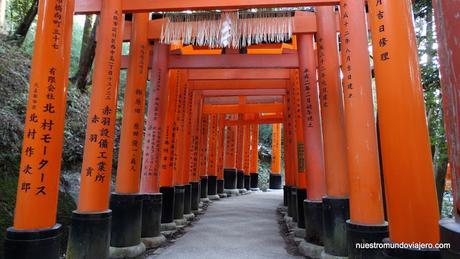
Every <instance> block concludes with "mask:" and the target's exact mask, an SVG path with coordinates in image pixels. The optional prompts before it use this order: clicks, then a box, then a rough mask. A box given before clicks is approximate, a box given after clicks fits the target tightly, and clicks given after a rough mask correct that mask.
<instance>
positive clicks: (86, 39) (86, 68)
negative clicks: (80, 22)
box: [70, 15, 99, 93]
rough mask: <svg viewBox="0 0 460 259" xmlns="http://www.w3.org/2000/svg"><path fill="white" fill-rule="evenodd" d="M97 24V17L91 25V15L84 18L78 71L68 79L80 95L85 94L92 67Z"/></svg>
mask: <svg viewBox="0 0 460 259" xmlns="http://www.w3.org/2000/svg"><path fill="white" fill-rule="evenodd" d="M98 23H99V17H97V18H96V21H95V22H94V25H93V17H92V15H87V16H86V20H85V27H84V29H83V38H82V44H81V50H80V61H79V62H78V70H77V72H76V73H75V75H74V76H73V77H72V78H71V79H70V80H71V81H72V83H74V84H75V86H76V87H77V88H78V89H79V90H80V92H82V93H86V91H87V88H86V86H87V84H88V78H89V74H90V71H91V67H92V65H93V60H94V55H95V54H96V28H97V24H98Z"/></svg>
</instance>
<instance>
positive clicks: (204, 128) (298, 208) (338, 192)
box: [5, 0, 460, 259]
mask: <svg viewBox="0 0 460 259" xmlns="http://www.w3.org/2000/svg"><path fill="white" fill-rule="evenodd" d="M299 6H311V7H314V11H296V12H295V14H294V16H293V21H294V25H295V27H294V30H293V32H292V33H293V37H292V40H291V41H289V42H284V43H267V44H259V45H254V46H249V47H246V48H242V49H237V50H235V49H233V48H224V49H223V48H207V47H197V46H195V47H194V46H191V45H183V44H181V43H180V42H176V43H177V44H164V43H163V41H161V40H160V38H161V37H160V35H161V30H162V29H161V28H162V22H163V21H162V18H161V17H160V18H158V17H157V16H155V15H153V16H152V15H151V13H152V12H154V13H158V12H165V11H166V12H168V11H176V12H177V11H183V10H223V11H226V10H237V9H248V8H269V7H270V8H271V7H299ZM337 7H339V8H337ZM434 7H435V14H436V18H437V21H436V23H437V33H438V37H439V41H440V43H439V50H440V65H441V74H442V84H443V92H444V94H443V96H444V107H445V123H446V128H447V135H448V144H449V159H450V163H451V168H452V177H453V184H452V185H453V189H454V202H455V208H454V212H453V214H454V215H455V216H454V219H443V220H441V221H440V216H439V212H438V202H437V198H436V189H435V183H434V176H433V168H432V159H431V151H430V145H429V136H428V130H427V122H426V118H425V108H424V99H423V91H422V86H421V82H420V75H419V64H418V58H417V48H416V45H415V33H414V26H413V18H412V10H411V1H410V0H400V1H393V0H391V1H390V0H369V1H367V8H365V2H364V1H363V0H358V1H351V0H341V1H338V0H302V1H300V0H276V1H274V0H252V1H236V0H235V1H231V0H220V1H204V0H195V1H179V0H177V1H171V0H156V1H148V0H77V1H75V2H74V1H73V0H68V1H63V0H41V1H40V6H39V13H38V23H37V31H36V36H35V48H34V54H33V60H32V71H31V76H30V95H29V100H28V106H27V115H26V116H27V117H26V123H25V129H24V142H23V149H22V159H21V164H20V172H19V173H20V176H19V183H18V192H17V200H16V209H15V214H14V225H13V226H12V227H10V228H9V229H8V230H7V238H6V240H5V253H6V258H47V259H49V258H59V256H60V255H61V253H60V251H59V250H60V249H59V239H60V238H61V235H62V234H61V225H60V224H59V223H56V211H57V198H58V190H59V177H60V167H61V153H62V146H63V133H64V121H65V111H66V94H67V87H68V80H67V78H68V75H69V62H70V49H71V38H72V33H71V32H72V23H73V15H74V14H92V13H93V14H99V15H100V23H99V25H98V26H99V27H98V28H99V30H98V35H97V48H96V56H95V63H94V73H93V79H92V82H93V87H92V93H91V99H90V106H89V114H88V119H87V130H86V132H87V133H86V141H85V145H84V156H83V164H82V169H81V187H80V193H79V199H78V208H77V210H75V211H74V212H73V216H72V223H71V228H70V229H71V230H70V234H69V240H68V247H67V252H66V256H67V258H107V257H109V251H111V252H110V253H112V251H116V250H117V249H123V248H126V247H136V246H138V247H144V249H145V246H147V247H152V246H154V245H155V244H156V243H157V242H159V241H158V240H159V239H161V238H162V236H161V233H160V231H161V230H165V229H173V228H174V227H175V225H176V223H177V224H179V223H178V222H180V221H181V220H183V219H184V217H187V216H189V215H190V214H191V213H192V212H194V211H195V212H196V211H197V210H198V209H199V207H198V206H199V202H200V201H207V200H208V199H217V198H218V197H219V196H220V197H223V196H225V195H229V196H232V195H238V194H239V193H241V192H244V189H246V190H251V189H252V190H257V188H258V182H257V181H258V180H257V179H258V177H257V171H258V168H257V167H258V151H257V147H258V127H259V124H273V159H272V172H271V175H270V189H284V205H285V206H288V213H289V216H292V217H293V219H294V220H295V221H297V224H298V227H300V228H304V229H305V240H306V241H307V242H308V243H310V244H314V245H318V246H324V252H325V253H324V254H325V255H328V256H332V257H334V256H335V257H339V256H342V257H343V256H348V257H351V258H374V257H377V256H378V252H377V251H378V250H369V249H368V250H366V249H361V250H359V249H357V248H356V247H355V244H356V243H361V242H382V240H385V241H384V242H388V243H402V242H404V243H413V242H415V243H430V244H434V243H438V242H447V243H450V244H451V248H450V249H445V250H441V251H440V250H437V249H420V250H417V249H406V248H400V249H391V250H390V249H388V250H384V255H385V256H386V257H403V258H410V257H424V258H425V257H426V258H437V257H443V258H459V256H460V245H459V244H460V239H459V230H460V226H459V225H458V223H456V220H457V219H458V218H459V207H460V206H459V201H460V200H459V197H458V193H457V192H456V191H457V188H458V183H459V181H458V180H457V179H458V178H457V177H459V175H458V174H459V173H460V170H459V164H458V161H460V159H459V158H460V152H459V149H460V148H459V139H460V135H459V130H460V127H459V125H460V124H459V122H460V119H459V114H460V110H459V109H460V108H459V103H460V99H459V98H460V97H459V84H460V83H459V82H458V75H459V74H460V47H459V45H458V44H459V43H458V42H457V41H455V38H458V37H460V31H459V30H458V28H459V26H460V24H459V20H458V17H457V16H456V12H458V10H460V3H459V2H458V1H448V0H435V1H434ZM312 10H313V9H312ZM455 10H457V11H455ZM126 14H129V15H126ZM366 19H367V20H368V21H369V23H368V24H369V27H367V22H366ZM456 28H457V29H456ZM369 33H370V35H372V37H371V42H372V46H373V50H372V51H373V64H372V67H371V64H370V61H369V54H370V53H369V48H368V34H369ZM338 35H339V36H340V37H337V36H338ZM339 39H340V44H339ZM123 41H126V42H130V51H129V55H126V56H123V55H122V51H121V49H122V42H123ZM121 69H127V84H126V92H125V96H124V105H123V118H122V127H121V139H120V151H119V156H118V166H117V174H116V181H115V192H113V193H110V184H111V168H112V158H113V148H114V136H115V120H116V110H117V107H116V100H117V90H118V85H119V74H120V70H121ZM372 77H375V81H376V90H377V91H376V92H377V94H376V99H377V106H378V109H375V107H374V102H373V93H372V83H371V82H372V81H371V78H372ZM148 80H149V81H150V91H149V96H147V97H146V92H147V91H146V87H147V81H148ZM146 98H147V99H148V102H147V105H146V106H147V107H144V106H145V102H144V100H145V99H146ZM375 111H377V112H375ZM145 112H146V113H147V120H146V122H145V123H144V113H145ZM377 113H378V116H376V114H377ZM376 117H378V122H379V123H378V124H377V123H376ZM281 125H283V126H281ZM376 125H379V127H377V126H376ZM144 132H145V133H144ZM282 136H284V144H283V145H282V144H281V138H282ZM283 148H284V156H285V174H284V178H282V174H281V173H280V172H281V149H283ZM382 169H383V170H382ZM382 179H384V181H383V180H382ZM383 182H384V184H382V183H383ZM283 183H284V186H283ZM382 186H384V188H382ZM383 190H384V192H383ZM382 193H385V195H382ZM384 200H385V203H384ZM384 204H385V205H384ZM384 208H385V209H384ZM241 220H245V219H241ZM273 224H277V223H276V222H273ZM141 238H142V239H141ZM141 242H143V243H145V246H144V245H142V246H141ZM280 245H283V244H280ZM109 247H110V249H109ZM141 250H142V249H141ZM332 257H330V258H332Z"/></svg>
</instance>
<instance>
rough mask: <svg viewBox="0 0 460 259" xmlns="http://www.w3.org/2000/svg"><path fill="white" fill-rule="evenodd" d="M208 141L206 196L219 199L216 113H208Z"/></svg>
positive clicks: (217, 123) (217, 121) (217, 125)
mask: <svg viewBox="0 0 460 259" xmlns="http://www.w3.org/2000/svg"><path fill="white" fill-rule="evenodd" d="M209 124H210V125H209V141H208V156H207V157H208V165H207V168H206V169H207V170H206V172H207V175H208V198H209V199H210V200H217V199H219V195H217V148H218V146H217V142H218V128H219V117H218V114H211V115H210V122H209Z"/></svg>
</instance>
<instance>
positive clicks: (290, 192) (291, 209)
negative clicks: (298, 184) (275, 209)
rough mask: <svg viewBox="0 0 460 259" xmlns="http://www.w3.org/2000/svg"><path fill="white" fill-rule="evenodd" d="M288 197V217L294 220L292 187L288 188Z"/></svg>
mask: <svg viewBox="0 0 460 259" xmlns="http://www.w3.org/2000/svg"><path fill="white" fill-rule="evenodd" d="M286 196H287V198H286V199H287V207H288V209H287V211H288V216H289V217H291V218H292V217H293V216H294V213H293V208H292V186H288V188H287V193H286Z"/></svg>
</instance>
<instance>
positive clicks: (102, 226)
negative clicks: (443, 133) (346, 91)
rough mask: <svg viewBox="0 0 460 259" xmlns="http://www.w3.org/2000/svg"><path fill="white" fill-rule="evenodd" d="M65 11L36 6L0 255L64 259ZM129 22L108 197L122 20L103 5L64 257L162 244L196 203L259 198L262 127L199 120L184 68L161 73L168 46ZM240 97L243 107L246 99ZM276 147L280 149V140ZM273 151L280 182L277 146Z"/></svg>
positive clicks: (209, 117) (143, 17) (55, 3)
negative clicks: (11, 204)
mask: <svg viewBox="0 0 460 259" xmlns="http://www.w3.org/2000/svg"><path fill="white" fill-rule="evenodd" d="M73 6H74V3H73V2H72V1H59V0H44V1H40V6H39V14H38V25H37V32H36V40H35V48H34V55H33V61H32V71H31V78H30V86H31V87H30V97H29V104H28V107H27V115H26V125H25V129H24V130H25V133H24V143H23V150H22V159H21V165H20V177H19V183H18V192H17V202H16V209H15V216H14V225H13V227H11V228H9V229H8V231H7V238H6V246H5V249H6V250H5V254H6V258H47V259H50V258H60V256H61V253H60V249H59V247H60V238H61V235H62V233H61V225H60V224H59V223H56V211H57V197H58V191H59V175H60V168H61V152H62V145H63V132H64V122H65V109H66V95H67V85H68V81H67V78H68V73H69V62H70V47H71V38H72V37H71V36H72V34H71V32H72V24H73ZM132 20H133V31H132V39H131V44H130V59H129V66H128V74H127V83H126V89H125V96H124V105H123V118H122V123H121V137H120V143H119V145H120V148H119V150H120V151H119V154H118V164H117V174H116V179H115V191H114V192H113V193H111V192H110V190H111V182H112V174H111V172H112V168H113V165H112V161H113V149H114V142H115V139H114V137H115V122H116V119H117V95H118V87H119V74H120V63H121V46H122V29H123V22H124V15H123V14H122V9H121V1H103V8H102V12H101V19H100V25H99V28H100V33H99V34H98V39H97V41H98V44H97V48H96V57H95V64H94V71H95V72H94V73H93V86H92V91H91V99H90V107H89V114H88V119H87V129H86V139H85V146H84V156H83V164H82V169H81V186H80V193H79V198H78V208H77V210H75V211H74V212H73V215H72V223H71V230H70V236H69V239H68V247H67V252H66V257H67V258H108V257H109V256H114V255H117V254H118V255H119V254H124V253H128V252H126V250H123V249H124V248H130V247H131V248H132V249H134V250H136V251H138V252H142V251H143V250H145V246H147V247H149V246H156V245H158V244H159V242H162V240H164V237H163V236H162V235H161V231H162V230H171V229H175V228H176V225H177V224H184V220H185V218H188V217H191V216H192V215H193V213H192V212H199V210H200V208H199V206H200V202H207V201H209V199H219V198H220V197H225V196H226V195H227V193H228V195H238V194H240V193H243V192H247V191H249V190H251V189H252V190H258V173H257V172H258V139H259V126H258V124H251V125H243V124H244V123H242V124H241V125H233V126H230V125H226V124H225V121H226V120H231V119H234V120H237V119H252V120H253V121H256V120H257V116H258V114H235V115H232V114H205V113H203V112H202V107H203V105H204V98H203V96H201V95H200V93H199V92H194V91H192V88H191V87H190V83H189V82H188V81H187V71H185V70H169V69H168V56H169V49H170V47H169V46H167V45H163V44H160V43H159V42H154V44H151V42H149V40H148V38H147V36H148V33H147V32H148V21H149V14H148V13H139V14H134V15H133V16H132ZM151 53H153V54H151ZM152 55H153V56H152ZM150 59H152V60H153V61H152V62H153V65H152V70H151V80H150V91H149V96H148V105H147V108H146V107H145V99H146V98H147V96H146V94H147V91H146V89H147V78H148V73H149V67H148V65H149V62H150ZM240 99H241V100H242V101H243V102H244V100H245V97H241V98H240ZM145 110H147V120H146V123H144V114H145ZM144 124H145V125H144ZM277 127H278V131H280V129H281V128H280V126H279V125H278V126H277ZM277 138H278V139H279V140H277V143H280V141H281V134H280V132H278V135H277ZM279 146H280V144H278V147H279ZM277 150H278V151H277V152H278V153H279V154H277V160H276V161H277V162H276V164H277V166H276V168H277V170H276V172H277V174H278V175H279V174H280V171H281V170H280V163H281V160H280V158H281V153H280V152H281V149H280V148H278V149H277ZM224 178H225V181H224ZM277 181H278V182H277V184H275V185H274V186H276V188H281V186H282V184H281V178H280V177H278V178H277ZM141 241H142V242H141ZM109 247H111V248H110V249H109Z"/></svg>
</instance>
